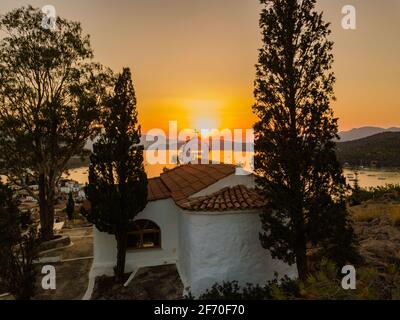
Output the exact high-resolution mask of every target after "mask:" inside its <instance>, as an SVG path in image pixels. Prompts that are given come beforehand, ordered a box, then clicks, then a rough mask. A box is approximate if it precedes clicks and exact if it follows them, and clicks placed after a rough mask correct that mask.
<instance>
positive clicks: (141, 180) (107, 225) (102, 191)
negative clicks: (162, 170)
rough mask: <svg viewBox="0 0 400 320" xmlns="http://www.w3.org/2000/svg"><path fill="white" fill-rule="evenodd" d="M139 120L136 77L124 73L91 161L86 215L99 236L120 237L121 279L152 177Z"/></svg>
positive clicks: (118, 265)
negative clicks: (146, 168) (145, 159)
mask: <svg viewBox="0 0 400 320" xmlns="http://www.w3.org/2000/svg"><path fill="white" fill-rule="evenodd" d="M137 116H138V113H137V109H136V97H135V91H134V88H133V84H132V79H131V72H130V70H129V69H128V68H124V70H123V72H122V74H120V75H119V77H118V79H117V82H116V85H115V90H114V94H113V96H112V97H111V98H110V99H109V101H108V103H107V110H106V114H105V116H104V119H105V120H104V124H103V126H104V132H103V133H102V135H101V137H100V139H99V141H98V142H96V143H95V144H94V146H93V154H92V155H91V157H90V166H89V184H88V185H87V187H86V195H87V199H88V200H89V201H90V202H91V210H90V211H89V212H86V213H85V215H86V217H87V219H88V220H89V221H90V222H92V223H94V224H95V225H96V227H97V228H98V229H99V230H100V231H103V232H108V233H110V234H113V235H115V237H116V240H117V246H118V257H117V266H116V268H115V272H116V275H117V277H122V276H123V273H124V267H125V254H126V245H127V244H126V241H127V239H126V238H127V231H128V228H129V222H130V221H131V220H132V219H133V218H134V217H135V216H136V215H137V214H138V213H139V212H141V211H142V210H143V209H144V208H145V206H146V204H147V175H146V173H145V171H144V165H143V146H141V145H139V143H140V126H139V125H138V119H137Z"/></svg>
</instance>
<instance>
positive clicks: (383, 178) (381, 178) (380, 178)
mask: <svg viewBox="0 0 400 320" xmlns="http://www.w3.org/2000/svg"><path fill="white" fill-rule="evenodd" d="M378 180H386V178H385V177H378Z"/></svg>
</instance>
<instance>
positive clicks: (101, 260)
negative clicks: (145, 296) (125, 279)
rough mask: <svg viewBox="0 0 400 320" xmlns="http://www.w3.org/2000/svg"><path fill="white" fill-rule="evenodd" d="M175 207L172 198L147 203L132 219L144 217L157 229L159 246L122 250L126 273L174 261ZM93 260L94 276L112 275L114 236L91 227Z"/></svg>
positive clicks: (176, 222) (177, 212)
mask: <svg viewBox="0 0 400 320" xmlns="http://www.w3.org/2000/svg"><path fill="white" fill-rule="evenodd" d="M178 215H179V210H178V209H177V207H176V205H175V203H174V201H173V200H172V199H166V200H158V201H152V202H149V203H148V204H147V206H146V208H145V209H144V210H143V211H142V212H141V213H139V214H138V215H137V216H136V218H135V220H139V219H148V220H151V221H153V222H155V223H156V224H157V225H158V226H159V227H160V229H161V249H142V250H129V249H128V251H127V253H126V266H125V268H126V272H131V271H133V270H136V269H137V268H139V267H146V266H156V265H162V264H171V263H176V262H177V259H178V249H179V244H178V243H179V239H178V223H179V216H178ZM93 237H94V262H93V269H95V271H94V273H95V274H96V275H101V274H110V275H111V274H112V272H113V267H114V266H115V263H116V257H117V243H116V240H115V237H114V235H110V234H108V233H105V232H100V231H99V230H97V228H95V227H94V230H93Z"/></svg>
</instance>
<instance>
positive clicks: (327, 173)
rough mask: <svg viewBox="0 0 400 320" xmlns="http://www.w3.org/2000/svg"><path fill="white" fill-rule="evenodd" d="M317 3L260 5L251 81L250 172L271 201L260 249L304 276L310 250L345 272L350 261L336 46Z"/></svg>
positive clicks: (286, 0)
mask: <svg viewBox="0 0 400 320" xmlns="http://www.w3.org/2000/svg"><path fill="white" fill-rule="evenodd" d="M315 2H316V1H315V0H261V4H262V5H263V9H262V13H261V18H260V27H261V30H262V40H263V46H262V48H261V49H260V51H259V61H258V64H257V73H256V81H255V91H254V92H255V99H256V103H255V105H254V107H253V110H254V112H255V114H256V115H257V116H258V118H259V120H258V121H257V122H256V124H255V127H254V129H255V135H256V141H255V153H256V154H255V167H256V172H257V173H258V176H259V177H258V179H257V183H258V185H259V187H260V188H261V189H262V190H263V192H264V193H265V195H266V197H267V198H268V206H267V207H266V209H265V210H264V212H263V214H262V215H261V221H262V226H263V229H264V232H263V233H262V234H260V239H261V243H262V245H263V246H264V248H266V249H269V250H270V252H271V254H272V256H273V257H274V258H278V259H282V260H283V261H285V262H287V263H289V264H294V263H296V264H297V269H298V274H299V277H300V278H301V279H303V280H304V279H305V278H306V277H307V274H308V270H309V269H308V268H309V265H308V258H307V248H308V247H314V248H319V249H320V252H321V253H323V254H324V255H325V256H327V257H329V258H330V259H333V260H334V261H335V262H337V263H339V265H340V264H342V263H345V262H346V261H348V260H349V259H351V258H352V257H353V256H354V254H355V251H354V250H355V249H354V248H355V247H354V245H355V239H354V234H353V229H352V227H351V225H350V222H349V219H348V213H347V211H346V204H345V192H346V184H345V179H344V177H343V173H342V168H341V166H340V164H339V162H338V161H337V159H336V154H335V143H334V139H335V138H338V136H337V132H338V125H337V119H336V118H335V117H334V114H333V110H332V108H331V106H330V103H331V101H332V100H334V99H335V97H334V92H333V85H334V82H335V76H334V74H333V72H332V71H331V67H332V63H333V54H332V47H333V42H332V41H330V40H329V39H328V36H329V35H330V33H331V31H330V28H329V23H326V22H324V20H323V16H322V13H319V12H317V11H316V10H315Z"/></svg>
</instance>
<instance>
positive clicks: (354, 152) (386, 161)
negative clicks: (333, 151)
mask: <svg viewBox="0 0 400 320" xmlns="http://www.w3.org/2000/svg"><path fill="white" fill-rule="evenodd" d="M337 155H338V158H339V160H340V162H341V163H346V162H347V163H349V164H350V165H363V166H371V165H377V166H381V167H400V132H383V133H378V134H375V135H373V136H370V137H367V138H363V139H359V140H354V141H348V142H338V143H337Z"/></svg>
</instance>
